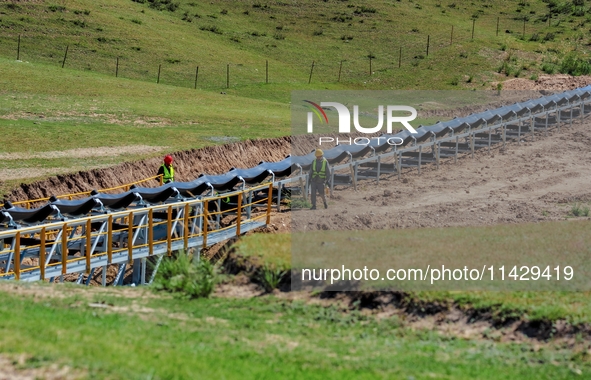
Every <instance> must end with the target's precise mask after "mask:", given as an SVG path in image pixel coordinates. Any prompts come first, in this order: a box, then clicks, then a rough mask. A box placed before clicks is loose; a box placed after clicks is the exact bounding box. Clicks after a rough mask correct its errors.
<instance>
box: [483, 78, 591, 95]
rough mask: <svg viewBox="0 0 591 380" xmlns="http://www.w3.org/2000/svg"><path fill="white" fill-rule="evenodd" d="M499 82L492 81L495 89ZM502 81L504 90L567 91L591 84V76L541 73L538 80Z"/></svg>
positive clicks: (518, 79)
mask: <svg viewBox="0 0 591 380" xmlns="http://www.w3.org/2000/svg"><path fill="white" fill-rule="evenodd" d="M497 83H498V82H493V83H492V85H493V86H492V88H493V89H496V87H497ZM502 83H503V90H544V91H567V90H574V89H575V88H579V87H585V86H587V85H589V84H591V76H588V75H582V76H578V77H573V76H571V75H568V74H555V75H540V77H539V78H538V79H536V80H530V79H525V78H515V79H509V80H506V81H504V82H502Z"/></svg>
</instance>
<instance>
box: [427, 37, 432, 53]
mask: <svg viewBox="0 0 591 380" xmlns="http://www.w3.org/2000/svg"><path fill="white" fill-rule="evenodd" d="M430 38H431V36H430V35H428V34H427V57H428V56H429V40H430Z"/></svg>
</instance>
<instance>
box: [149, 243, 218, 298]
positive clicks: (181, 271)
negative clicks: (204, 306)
mask: <svg viewBox="0 0 591 380" xmlns="http://www.w3.org/2000/svg"><path fill="white" fill-rule="evenodd" d="M216 276H217V274H216V271H215V268H214V266H213V265H212V264H211V263H210V262H209V261H207V260H200V261H199V262H198V263H197V264H193V262H192V256H191V255H187V254H185V253H182V252H180V253H179V254H178V256H177V257H176V258H174V257H165V258H164V259H163V260H162V263H161V264H160V267H159V270H158V273H157V274H156V278H155V279H154V284H153V286H154V288H155V289H156V290H162V291H166V292H169V293H176V294H177V295H179V296H181V297H186V298H201V297H205V298H207V297H209V296H210V295H211V293H213V290H214V287H215V283H216Z"/></svg>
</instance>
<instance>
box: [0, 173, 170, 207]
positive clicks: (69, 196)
mask: <svg viewBox="0 0 591 380" xmlns="http://www.w3.org/2000/svg"><path fill="white" fill-rule="evenodd" d="M154 179H158V180H159V181H160V184H161V185H162V174H159V175H155V176H153V177H149V178H145V179H142V180H139V181H135V182H131V183H127V184H125V185H120V186H115V187H110V188H107V189H102V190H97V191H98V192H99V193H104V192H107V191H113V190H121V189H124V191H128V190H129V188H130V187H131V186H133V185H138V184H140V183H144V182H148V181H151V180H154ZM91 192H92V190H91V191H82V192H79V193H72V194H64V195H56V196H55V197H56V198H57V199H64V198H67V199H68V200H72V199H73V198H74V197H82V196H89V195H90V193H91ZM48 200H49V197H46V198H37V199H30V200H26V201H18V202H12V204H13V205H14V206H20V207H24V208H27V209H28V208H31V205H32V204H34V203H39V202H47V201H48ZM0 207H4V204H3V203H0Z"/></svg>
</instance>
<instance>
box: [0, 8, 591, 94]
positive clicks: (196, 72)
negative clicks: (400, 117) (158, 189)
mask: <svg viewBox="0 0 591 380" xmlns="http://www.w3.org/2000/svg"><path fill="white" fill-rule="evenodd" d="M471 20H472V21H471V22H469V23H464V24H462V25H451V26H449V27H446V29H445V30H444V29H442V30H441V31H440V32H439V33H429V34H426V35H425V34H422V33H421V32H420V31H419V29H417V28H412V29H410V30H408V31H401V32H400V33H399V34H398V35H396V36H388V37H384V36H382V35H380V34H379V31H374V30H372V29H371V28H370V29H368V30H367V40H368V51H365V52H361V51H359V50H358V49H355V53H354V55H353V54H348V53H345V54H344V57H343V59H340V60H331V61H323V60H318V59H310V60H309V61H308V60H307V59H306V60H305V61H304V60H301V61H297V60H296V59H294V60H292V61H291V62H290V63H279V62H273V61H272V60H271V61H270V60H269V59H265V60H261V62H260V63H254V62H250V63H246V64H245V63H237V62H228V63H225V64H211V63H210V64H208V63H203V62H199V63H197V60H196V61H195V62H188V61H185V62H181V61H180V60H178V59H168V60H167V61H166V62H161V63H157V64H151V65H150V66H149V67H148V66H146V65H145V64H142V63H141V62H138V61H137V59H135V58H127V57H124V55H125V54H120V55H112V56H108V57H107V56H105V55H101V54H100V53H97V50H96V49H92V48H91V47H90V45H89V44H88V42H89V41H87V40H83V38H80V37H79V36H78V41H77V42H74V41H71V42H70V43H68V44H66V46H55V45H54V46H55V51H54V52H50V53H48V56H46V55H45V56H44V55H43V54H39V55H37V56H34V54H31V53H30V52H29V51H27V49H26V42H27V38H28V37H27V36H26V35H22V34H18V35H12V36H11V37H8V38H14V42H15V44H14V50H15V53H16V54H15V55H16V58H17V60H21V59H23V57H26V56H27V55H28V56H29V57H30V56H33V57H34V58H36V59H39V60H41V61H47V60H49V61H51V62H56V58H58V57H59V61H57V62H56V63H58V64H60V65H61V67H70V68H74V69H82V70H90V71H99V72H103V73H112V75H114V76H115V77H118V78H119V77H121V78H128V79H138V80H147V81H154V82H156V83H163V84H168V85H174V86H180V87H189V88H195V89H197V88H201V89H226V88H233V87H234V88H235V87H240V86H243V85H250V84H268V83H273V82H274V70H273V69H274V67H280V68H279V69H278V72H279V73H280V74H277V75H281V78H282V79H281V80H280V81H278V82H281V83H285V82H288V83H289V82H292V83H301V84H306V83H308V84H311V83H339V82H349V83H357V82H360V81H367V80H372V79H373V78H376V77H379V76H380V74H381V73H388V72H391V71H394V70H398V69H401V68H409V67H410V68H411V69H412V67H416V66H419V65H421V63H422V62H428V64H437V63H438V61H437V60H433V58H432V57H433V55H434V53H436V52H438V51H441V50H444V49H449V48H453V47H454V46H456V47H457V46H458V45H459V44H461V43H466V42H470V41H473V40H474V39H478V38H480V37H481V36H488V37H490V36H493V38H496V37H502V36H504V35H510V36H513V37H515V38H517V39H520V40H524V41H534V42H541V43H544V42H550V41H553V40H554V38H555V36H556V34H558V33H561V31H560V30H559V29H558V27H559V26H560V23H561V22H562V20H561V19H559V18H558V19H557V18H554V19H553V18H551V17H550V14H547V15H541V16H539V15H538V16H535V15H524V16H520V17H512V18H511V17H506V16H503V17H501V16H496V15H491V16H489V17H484V16H481V17H475V16H473V17H472V19H471ZM282 36H283V35H282ZM33 38H37V37H33ZM233 38H234V37H233ZM282 38H285V36H283V37H282ZM353 38H354V37H352V36H348V35H346V34H344V35H342V36H341V37H340V39H341V40H342V41H343V46H347V43H348V42H350V40H352V39H353ZM385 38H387V39H388V40H387V41H386V40H385ZM5 39H6V37H5ZM581 39H582V37H581V38H578V37H576V38H574V41H575V43H578V42H579V41H580V40H581ZM98 40H99V41H101V38H98ZM103 40H104V38H103ZM277 43H280V41H278V42H277ZM48 44H49V45H50V46H51V45H52V44H53V42H52V41H48ZM1 45H4V49H2V48H1V47H0V52H2V51H3V50H4V53H5V54H8V52H9V50H11V49H8V47H7V46H6V45H7V44H6V43H3V44H0V46H1ZM267 46H269V45H267ZM52 47H53V46H52ZM7 49H8V50H7ZM136 49H138V52H139V50H141V49H140V48H136ZM505 49H507V47H506V46H504V47H503V46H500V50H505ZM343 50H345V49H343ZM468 54H469V53H467V52H466V51H459V57H460V58H468ZM83 56H86V57H92V59H91V60H90V61H88V59H87V60H86V61H85V60H84V59H78V57H83ZM62 57H63V58H62ZM427 58H429V60H428V61H426V59H427ZM444 59H449V57H445V58H444ZM93 66H94V67H93ZM286 68H289V69H290V70H291V74H287V75H286V73H287V70H286Z"/></svg>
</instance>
